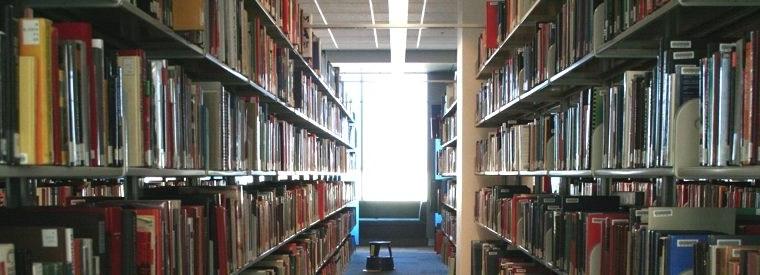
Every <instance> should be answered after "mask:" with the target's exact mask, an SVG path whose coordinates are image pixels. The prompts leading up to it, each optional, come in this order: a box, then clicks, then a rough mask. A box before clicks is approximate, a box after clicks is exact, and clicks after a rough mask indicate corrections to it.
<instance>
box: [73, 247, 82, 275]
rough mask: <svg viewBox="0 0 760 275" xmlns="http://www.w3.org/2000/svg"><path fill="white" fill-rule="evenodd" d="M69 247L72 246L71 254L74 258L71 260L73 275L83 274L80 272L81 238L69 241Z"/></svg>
mask: <svg viewBox="0 0 760 275" xmlns="http://www.w3.org/2000/svg"><path fill="white" fill-rule="evenodd" d="M71 248H72V250H73V251H72V252H73V253H72V255H73V257H74V259H73V260H72V263H71V265H72V269H74V275H83V274H82V239H76V238H75V239H74V240H73V241H72V242H71Z"/></svg>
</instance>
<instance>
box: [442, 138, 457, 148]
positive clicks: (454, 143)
mask: <svg viewBox="0 0 760 275" xmlns="http://www.w3.org/2000/svg"><path fill="white" fill-rule="evenodd" d="M446 147H457V137H453V138H451V139H450V140H449V141H447V142H445V143H443V144H441V148H446Z"/></svg>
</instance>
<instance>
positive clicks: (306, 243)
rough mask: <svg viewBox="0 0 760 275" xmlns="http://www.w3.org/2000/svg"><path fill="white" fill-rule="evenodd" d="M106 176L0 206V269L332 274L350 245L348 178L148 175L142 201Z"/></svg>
mask: <svg viewBox="0 0 760 275" xmlns="http://www.w3.org/2000/svg"><path fill="white" fill-rule="evenodd" d="M48 184H49V183H48ZM109 184H111V185H105V186H104V187H100V188H99V189H98V188H95V189H94V190H95V191H93V188H92V187H90V189H88V190H89V192H76V193H75V194H74V195H72V194H68V195H66V194H63V193H66V192H70V191H71V190H70V188H62V187H56V186H48V185H44V184H38V185H35V186H38V187H37V188H36V189H35V188H31V189H30V190H31V191H30V192H28V193H30V196H31V197H32V198H29V199H28V201H29V202H30V203H29V205H30V206H22V207H13V208H10V207H0V254H2V255H3V257H0V274H13V271H12V270H15V273H16V274H270V273H271V272H272V271H274V272H278V270H282V269H295V270H299V272H297V274H339V273H340V272H341V271H342V270H343V267H346V266H347V264H348V260H349V259H350V255H351V254H352V253H353V251H354V249H355V248H354V247H355V245H354V242H353V238H352V237H351V235H350V232H351V230H352V229H353V228H354V227H355V225H356V216H355V215H356V211H355V209H354V208H353V207H351V206H350V205H351V203H352V202H353V200H354V187H353V184H352V183H349V182H339V181H336V182H326V181H294V182H290V183H287V184H283V183H272V184H259V185H250V186H239V185H226V184H227V182H226V180H224V179H222V180H219V179H207V180H202V179H193V180H192V181H191V182H186V183H177V182H151V183H149V184H146V186H144V188H142V189H141V190H140V200H126V199H124V197H123V190H122V189H120V188H119V187H117V186H118V185H116V184H117V183H111V182H109ZM2 186H4V185H2ZM5 191H6V190H2V189H0V193H4V192H5ZM98 194H107V195H108V196H100V195H98ZM0 197H3V196H0ZM0 205H1V204H0ZM11 257H12V258H11ZM9 259H10V260H9ZM291 263H292V264H293V265H291ZM300 271H303V273H302V272H300Z"/></svg>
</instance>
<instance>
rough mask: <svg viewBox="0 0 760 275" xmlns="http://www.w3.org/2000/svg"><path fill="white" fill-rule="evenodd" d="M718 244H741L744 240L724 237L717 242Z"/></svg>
mask: <svg viewBox="0 0 760 275" xmlns="http://www.w3.org/2000/svg"><path fill="white" fill-rule="evenodd" d="M715 244H716V245H718V246H741V245H742V240H739V239H723V240H718V241H717V242H715Z"/></svg>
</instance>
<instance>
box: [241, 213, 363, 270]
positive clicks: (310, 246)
mask: <svg viewBox="0 0 760 275" xmlns="http://www.w3.org/2000/svg"><path fill="white" fill-rule="evenodd" d="M355 221H356V216H355V215H354V212H353V211H346V212H343V213H341V214H338V215H336V216H335V217H334V218H331V219H329V220H327V221H324V222H322V224H320V225H319V226H317V227H316V228H314V229H311V230H308V231H306V232H304V233H303V234H302V235H301V236H300V237H298V238H297V239H296V240H293V241H291V242H289V243H288V244H286V245H284V246H282V247H281V248H280V249H278V250H277V251H276V252H275V253H274V254H272V255H270V256H267V257H266V258H264V259H263V260H262V261H260V262H258V263H256V264H255V265H254V266H253V267H251V268H249V269H247V270H245V271H243V273H242V274H268V273H267V272H276V274H293V275H295V274H315V272H316V271H317V269H318V268H320V267H322V270H320V271H321V273H320V274H335V273H328V272H326V270H325V269H324V268H325V265H327V264H328V263H329V262H332V261H331V260H332V259H333V257H334V256H335V255H336V254H338V253H340V250H342V249H343V248H344V247H349V246H350V245H349V243H348V242H344V240H346V239H347V238H350V237H351V236H350V234H349V233H350V230H351V228H353V227H354V225H355ZM294 270H295V272H293V271H294Z"/></svg>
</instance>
